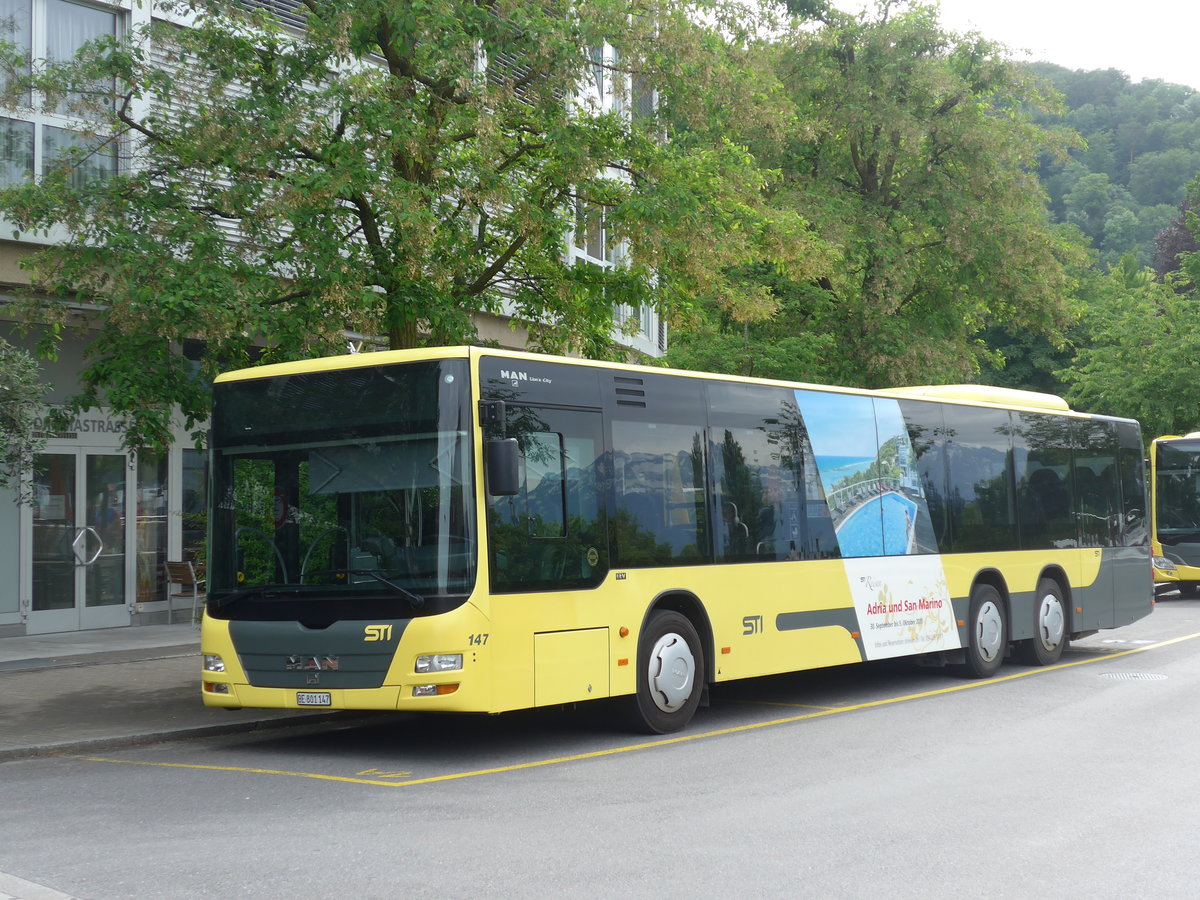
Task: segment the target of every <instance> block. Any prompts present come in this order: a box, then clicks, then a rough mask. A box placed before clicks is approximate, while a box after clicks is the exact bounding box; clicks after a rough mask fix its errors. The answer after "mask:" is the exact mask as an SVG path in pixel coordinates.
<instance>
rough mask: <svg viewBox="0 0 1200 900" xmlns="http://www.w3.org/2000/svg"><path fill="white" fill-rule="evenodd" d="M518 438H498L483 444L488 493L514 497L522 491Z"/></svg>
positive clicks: (495, 495)
mask: <svg viewBox="0 0 1200 900" xmlns="http://www.w3.org/2000/svg"><path fill="white" fill-rule="evenodd" d="M519 454H520V451H519V450H518V449H517V439H516V438H498V439H496V440H492V441H485V442H484V444H483V462H484V469H485V470H486V475H487V489H488V493H489V494H491V495H492V496H493V497H512V496H514V495H516V494H519V493H520V492H521V480H520V473H519V469H518V466H517V459H518V456H519Z"/></svg>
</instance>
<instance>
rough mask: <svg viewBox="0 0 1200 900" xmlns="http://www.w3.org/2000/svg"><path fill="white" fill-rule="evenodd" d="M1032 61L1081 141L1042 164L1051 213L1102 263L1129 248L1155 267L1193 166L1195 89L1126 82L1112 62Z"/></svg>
mask: <svg viewBox="0 0 1200 900" xmlns="http://www.w3.org/2000/svg"><path fill="white" fill-rule="evenodd" d="M1030 69H1031V70H1032V71H1033V72H1034V73H1035V74H1037V75H1038V76H1040V77H1042V78H1045V79H1046V80H1047V81H1049V82H1050V83H1051V84H1052V85H1053V86H1054V87H1055V88H1056V89H1057V90H1059V91H1060V92H1062V95H1063V97H1064V99H1065V102H1066V107H1067V109H1066V112H1065V113H1064V114H1062V115H1060V116H1054V117H1047V116H1040V117H1039V118H1040V120H1041V121H1042V122H1043V124H1047V125H1054V124H1058V123H1063V124H1066V125H1067V126H1068V127H1070V128H1071V129H1073V130H1074V131H1075V132H1077V133H1078V134H1079V136H1080V138H1082V140H1083V145H1082V146H1081V147H1078V148H1077V149H1074V150H1072V151H1071V154H1070V158H1069V159H1066V160H1055V159H1051V158H1045V159H1043V160H1042V165H1041V167H1040V169H1039V173H1038V174H1039V176H1040V178H1041V181H1042V184H1043V185H1044V186H1045V188H1046V192H1047V194H1048V195H1049V207H1050V211H1051V214H1052V215H1053V217H1054V219H1055V220H1056V221H1059V222H1070V223H1072V224H1075V225H1078V226H1079V228H1080V229H1081V230H1082V231H1083V233H1084V234H1086V235H1087V236H1088V239H1089V240H1090V241H1091V243H1092V246H1093V247H1094V248H1095V249H1096V250H1097V252H1098V253H1099V258H1100V261H1101V262H1102V263H1104V264H1105V265H1107V266H1113V265H1116V264H1117V262H1118V261H1119V260H1120V258H1121V256H1123V255H1124V254H1126V253H1133V254H1134V256H1135V259H1136V260H1137V262H1138V264H1139V265H1143V266H1148V265H1154V263H1155V259H1154V253H1155V245H1154V238H1155V235H1156V234H1158V232H1159V231H1161V230H1162V229H1164V228H1167V227H1168V226H1169V225H1170V224H1171V223H1172V222H1173V221H1174V220H1175V219H1177V218H1178V217H1179V205H1180V203H1182V201H1183V198H1184V189H1185V186H1186V185H1187V183H1188V181H1190V180H1191V179H1192V178H1193V177H1194V176H1195V175H1196V173H1197V172H1198V171H1200V93H1197V92H1196V91H1194V90H1192V89H1191V88H1189V87H1185V86H1183V85H1177V84H1167V83H1165V82H1162V81H1143V82H1140V83H1138V84H1132V83H1130V80H1129V78H1128V76H1126V75H1125V74H1124V73H1122V72H1119V71H1117V70H1115V69H1103V70H1095V71H1081V70H1070V69H1064V68H1062V67H1061V66H1055V65H1050V64H1048V63H1037V64H1034V65H1031V66H1030Z"/></svg>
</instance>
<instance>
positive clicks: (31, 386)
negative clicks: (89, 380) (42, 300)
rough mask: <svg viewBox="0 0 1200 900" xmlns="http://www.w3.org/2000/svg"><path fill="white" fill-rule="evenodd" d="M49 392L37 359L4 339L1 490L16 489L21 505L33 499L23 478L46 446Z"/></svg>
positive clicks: (0, 343)
mask: <svg viewBox="0 0 1200 900" xmlns="http://www.w3.org/2000/svg"><path fill="white" fill-rule="evenodd" d="M48 390H49V385H47V384H45V383H44V382H42V381H41V380H40V377H39V368H38V364H37V360H36V359H34V358H33V357H32V356H31V355H29V354H28V353H26V352H25V351H23V350H21V349H20V348H18V347H14V346H13V345H12V344H10V343H8V341H6V340H4V339H3V338H0V446H2V447H3V451H2V452H0V489H11V490H13V491H14V492H15V494H14V495H15V497H16V499H17V501H18V502H23V501H25V500H28V499H29V498H28V495H27V493H26V492H25V490H24V486H23V484H22V481H21V479H22V477H23V476H24V475H25V474H26V473H27V472H28V470H29V467H30V465H31V464H32V463H33V456H34V454H35V453H37V451H38V450H39V449H40V448H41V446H42V444H43V440H42V439H41V438H40V437H39V435H38V431H39V425H38V419H39V417H40V416H42V415H44V414H45V411H44V409H43V408H42V402H43V399H44V398H45V395H46V392H47V391H48Z"/></svg>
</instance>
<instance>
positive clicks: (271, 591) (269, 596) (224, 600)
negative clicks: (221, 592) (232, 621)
mask: <svg viewBox="0 0 1200 900" xmlns="http://www.w3.org/2000/svg"><path fill="white" fill-rule="evenodd" d="M280 587H282V586H280V585H275V586H271V587H254V588H246V589H245V590H241V591H234V592H233V593H232V594H226V595H225V596H224V597H217V598H215V599H214V600H213V601H212V602H213V605H214V606H215V607H216V608H217V609H224V608H225V607H226V606H232V605H233V604H234V603H237V602H238V601H239V600H245V599H246V598H247V597H259V598H261V599H263V600H273V599H275V598H276V597H278V596H280ZM293 593H294V589H293Z"/></svg>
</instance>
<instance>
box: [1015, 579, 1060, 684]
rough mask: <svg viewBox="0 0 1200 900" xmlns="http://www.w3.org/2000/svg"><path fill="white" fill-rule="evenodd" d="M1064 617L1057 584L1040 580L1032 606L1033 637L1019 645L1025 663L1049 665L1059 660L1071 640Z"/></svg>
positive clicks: (1051, 580)
mask: <svg viewBox="0 0 1200 900" xmlns="http://www.w3.org/2000/svg"><path fill="white" fill-rule="evenodd" d="M1067 615H1068V613H1067V604H1066V603H1065V602H1064V601H1063V595H1062V588H1061V587H1059V585H1058V582H1057V581H1055V580H1054V579H1053V578H1042V579H1040V580H1039V581H1038V585H1037V596H1036V597H1035V598H1034V604H1033V637H1031V638H1030V639H1029V640H1027V641H1022V642H1021V655H1022V656H1023V657H1024V659H1025V661H1026V662H1027V663H1029V664H1030V665H1034V666H1049V665H1053V664H1054V663H1056V662H1058V661H1059V659H1060V658H1061V657H1062V654H1063V650H1065V649H1066V648H1067V643H1068V642H1069V641H1070V639H1071V629H1070V628H1069V627H1068V625H1067Z"/></svg>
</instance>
